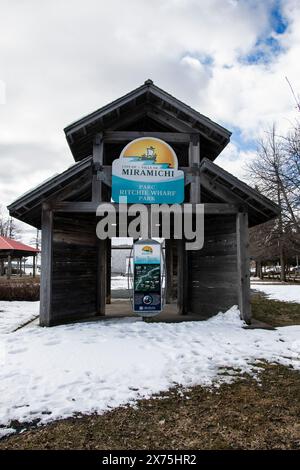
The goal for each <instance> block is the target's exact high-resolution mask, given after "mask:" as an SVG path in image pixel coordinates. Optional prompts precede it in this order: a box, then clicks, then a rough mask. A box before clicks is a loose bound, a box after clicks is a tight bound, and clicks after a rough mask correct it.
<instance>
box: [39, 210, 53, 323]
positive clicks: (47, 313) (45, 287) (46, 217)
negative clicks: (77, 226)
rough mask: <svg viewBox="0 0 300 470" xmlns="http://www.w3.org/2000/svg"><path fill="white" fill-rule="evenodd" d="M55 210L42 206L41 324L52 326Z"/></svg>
mask: <svg viewBox="0 0 300 470" xmlns="http://www.w3.org/2000/svg"><path fill="white" fill-rule="evenodd" d="M52 263H53V212H52V211H51V210H50V209H49V206H48V205H46V204H43V207H42V249H41V285H40V325H41V326H50V324H51V312H52V305H51V303H52Z"/></svg>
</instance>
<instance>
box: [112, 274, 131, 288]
mask: <svg viewBox="0 0 300 470" xmlns="http://www.w3.org/2000/svg"><path fill="white" fill-rule="evenodd" d="M111 288H112V290H114V289H128V278H127V276H114V277H112V278H111Z"/></svg>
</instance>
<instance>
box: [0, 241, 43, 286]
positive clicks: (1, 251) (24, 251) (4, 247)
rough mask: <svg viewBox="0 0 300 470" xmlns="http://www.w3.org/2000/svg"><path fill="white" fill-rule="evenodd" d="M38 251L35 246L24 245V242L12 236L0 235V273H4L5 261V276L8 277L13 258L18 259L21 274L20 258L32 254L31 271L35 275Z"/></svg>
mask: <svg viewBox="0 0 300 470" xmlns="http://www.w3.org/2000/svg"><path fill="white" fill-rule="evenodd" d="M39 251H40V250H38V249H37V248H33V247H32V246H29V245H25V244H24V243H22V242H18V241H17V240H13V239H12V238H8V237H3V236H2V235H0V264H1V266H0V275H3V274H4V272H5V269H4V261H7V269H6V274H7V277H8V278H10V276H11V272H12V266H11V261H12V260H13V259H17V260H18V262H19V272H20V274H22V268H21V266H22V258H27V257H28V256H33V266H34V268H33V272H34V275H35V259H36V255H37V254H38V253H39Z"/></svg>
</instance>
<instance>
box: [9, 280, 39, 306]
mask: <svg viewBox="0 0 300 470" xmlns="http://www.w3.org/2000/svg"><path fill="white" fill-rule="evenodd" d="M39 298H40V278H39V277H35V278H34V277H30V276H24V277H12V278H11V279H6V278H4V277H0V300H9V301H10V300H28V301H35V300H39Z"/></svg>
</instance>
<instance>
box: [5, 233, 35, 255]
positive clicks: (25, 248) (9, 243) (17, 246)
mask: <svg viewBox="0 0 300 470" xmlns="http://www.w3.org/2000/svg"><path fill="white" fill-rule="evenodd" d="M2 250H4V251H21V252H28V253H32V254H33V253H39V251H40V250H38V249H37V248H33V247H32V246H29V245H25V244H24V243H22V242H18V241H17V240H13V239H12V238H9V237H3V236H2V235H0V251H2Z"/></svg>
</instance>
